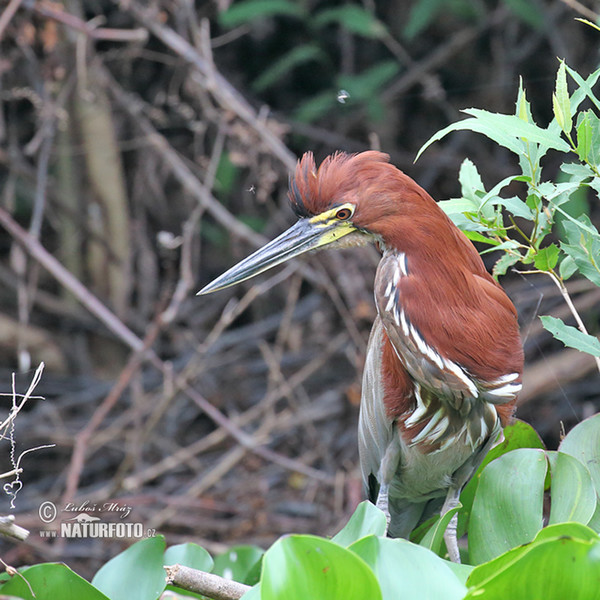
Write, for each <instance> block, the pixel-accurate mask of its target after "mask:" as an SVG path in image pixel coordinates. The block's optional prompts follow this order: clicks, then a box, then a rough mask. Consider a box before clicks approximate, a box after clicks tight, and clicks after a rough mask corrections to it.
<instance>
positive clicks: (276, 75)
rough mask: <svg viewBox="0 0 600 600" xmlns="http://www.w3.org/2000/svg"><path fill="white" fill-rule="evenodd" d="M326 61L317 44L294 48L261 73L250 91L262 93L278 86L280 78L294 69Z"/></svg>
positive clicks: (325, 56)
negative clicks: (273, 86)
mask: <svg viewBox="0 0 600 600" xmlns="http://www.w3.org/2000/svg"><path fill="white" fill-rule="evenodd" d="M326 60H327V55H326V54H325V53H324V52H323V50H321V48H319V46H317V44H301V45H299V46H294V48H292V49H291V50H289V51H288V52H286V53H284V54H283V55H282V56H280V58H279V59H278V60H276V61H275V62H274V63H273V64H271V65H270V66H269V67H267V68H266V69H265V70H264V71H263V72H262V73H261V75H260V76H259V77H258V78H257V79H256V80H255V81H254V83H253V84H252V89H254V90H255V91H256V92H263V91H264V90H266V89H267V88H269V87H271V86H272V85H275V84H278V83H279V82H280V81H281V78H282V77H284V76H285V75H287V74H288V73H290V72H291V71H292V70H293V69H295V68H296V67H298V66H300V65H304V64H306V63H309V62H319V63H323V62H325V61H326Z"/></svg>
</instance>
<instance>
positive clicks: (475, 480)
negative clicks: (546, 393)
mask: <svg viewBox="0 0 600 600" xmlns="http://www.w3.org/2000/svg"><path fill="white" fill-rule="evenodd" d="M502 437H503V439H502V441H500V442H499V443H498V444H496V445H495V446H494V447H493V448H492V449H491V450H490V451H489V452H488V453H487V454H486V456H485V458H484V459H483V462H482V463H481V464H480V465H479V468H478V469H477V471H475V475H473V477H471V479H470V480H469V482H468V483H467V485H466V486H465V488H464V489H463V491H462V493H461V495H460V502H461V504H462V505H463V508H462V509H461V510H460V512H459V513H458V530H459V532H464V531H466V522H467V521H468V518H469V515H470V513H471V509H472V507H473V499H474V497H475V491H476V489H477V485H478V484H479V478H480V477H481V473H482V472H483V470H484V469H485V467H486V466H487V465H489V464H490V463H491V462H492V461H493V460H495V459H496V458H498V457H499V456H502V455H503V454H506V453H507V452H511V451H512V450H516V449H517V448H540V449H542V450H543V449H544V443H543V442H542V440H541V439H540V436H539V435H538V434H537V432H536V431H535V429H534V428H533V427H532V426H531V425H529V424H528V423H525V421H519V420H518V419H516V420H515V422H514V423H512V424H511V425H508V426H507V427H505V428H504V431H503V436H502Z"/></svg>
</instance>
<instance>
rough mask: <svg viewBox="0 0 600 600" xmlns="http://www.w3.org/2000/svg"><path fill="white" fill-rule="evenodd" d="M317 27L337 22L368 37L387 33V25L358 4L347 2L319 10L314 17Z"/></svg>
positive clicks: (352, 31)
mask: <svg viewBox="0 0 600 600" xmlns="http://www.w3.org/2000/svg"><path fill="white" fill-rule="evenodd" d="M312 22H313V24H314V25H315V26H316V27H323V26H325V25H330V24H331V23H337V24H338V25H340V26H341V27H343V28H344V29H346V30H347V31H349V32H350V33H355V34H357V35H361V36H363V37H366V38H381V37H383V36H384V35H385V33H386V28H385V25H384V24H383V23H382V22H381V21H379V20H378V19H376V18H375V16H374V15H373V14H372V13H371V12H369V11H368V10H366V9H365V8H363V7H362V6H359V5H358V4H346V5H344V6H336V7H334V8H326V9H323V10H321V11H319V12H318V13H317V14H316V15H315V16H314V17H313V19H312Z"/></svg>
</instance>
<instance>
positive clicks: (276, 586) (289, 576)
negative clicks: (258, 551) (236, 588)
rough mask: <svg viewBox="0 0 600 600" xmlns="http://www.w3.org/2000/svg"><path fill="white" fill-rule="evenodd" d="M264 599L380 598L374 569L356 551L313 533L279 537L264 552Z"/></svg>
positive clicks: (342, 599)
mask: <svg viewBox="0 0 600 600" xmlns="http://www.w3.org/2000/svg"><path fill="white" fill-rule="evenodd" d="M260 585H261V600H281V599H282V598H285V600H307V599H308V598H327V600H365V598H369V599H370V600H381V597H382V596H381V589H380V588H379V584H378V583H377V579H376V578H375V575H374V574H373V571H372V570H371V569H370V568H369V566H368V565H367V564H366V563H365V562H364V560H363V559H362V558H360V557H359V556H358V555H357V554H355V553H354V552H351V551H350V550H346V548H342V547H341V546H339V545H338V544H336V543H334V542H331V541H329V540H326V539H324V538H320V537H316V536H312V535H291V536H286V537H283V538H281V539H279V540H278V541H277V542H275V544H273V546H271V548H269V550H267V551H266V552H265V556H264V561H263V573H262V579H261V584H260Z"/></svg>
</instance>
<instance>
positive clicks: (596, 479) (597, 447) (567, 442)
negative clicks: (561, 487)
mask: <svg viewBox="0 0 600 600" xmlns="http://www.w3.org/2000/svg"><path fill="white" fill-rule="evenodd" d="M558 451H559V452H564V453H565V454H570V455H571V456H574V457H575V458H576V459H577V460H579V462H581V463H582V464H583V465H585V466H586V467H587V469H588V471H589V472H590V475H591V477H592V482H593V483H594V488H595V489H596V494H597V496H598V498H599V500H600V414H597V415H594V416H593V417H589V418H588V419H585V421H582V422H581V423H579V424H578V425H576V426H575V427H573V429H571V431H569V433H567V435H566V437H565V438H564V439H563V441H562V442H561V443H560V446H559V447H558Z"/></svg>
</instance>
